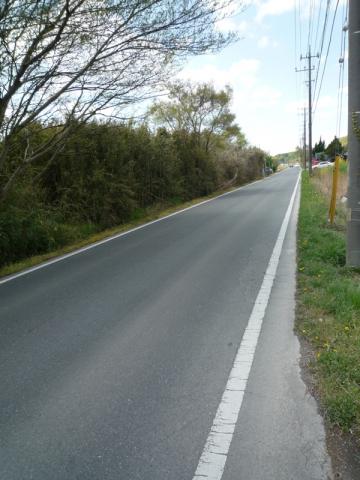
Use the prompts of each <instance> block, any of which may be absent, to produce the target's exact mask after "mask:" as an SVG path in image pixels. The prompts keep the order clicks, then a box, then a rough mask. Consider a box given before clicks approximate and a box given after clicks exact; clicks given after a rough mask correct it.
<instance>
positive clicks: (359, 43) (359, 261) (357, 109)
mask: <svg viewBox="0 0 360 480" xmlns="http://www.w3.org/2000/svg"><path fill="white" fill-rule="evenodd" d="M348 159H349V160H348V161H349V187H348V221H347V251H346V261H347V264H348V265H349V266H352V267H360V2H359V0H350V2H349V119H348Z"/></svg>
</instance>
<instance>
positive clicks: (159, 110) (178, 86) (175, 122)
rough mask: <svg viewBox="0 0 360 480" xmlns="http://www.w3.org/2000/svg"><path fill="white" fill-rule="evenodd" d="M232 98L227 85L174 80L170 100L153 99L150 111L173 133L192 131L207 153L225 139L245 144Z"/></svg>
mask: <svg viewBox="0 0 360 480" xmlns="http://www.w3.org/2000/svg"><path fill="white" fill-rule="evenodd" d="M231 98H232V90H231V88H230V87H229V86H226V87H225V89H224V90H220V91H216V90H215V88H214V87H213V86H212V85H211V84H209V83H203V84H191V83H190V82H185V83H182V82H177V83H173V84H171V85H170V87H169V100H168V101H160V102H155V103H154V104H153V106H152V107H151V109H150V114H151V115H152V116H153V119H154V120H155V122H156V123H158V124H160V125H162V126H165V127H166V128H168V129H169V130H170V131H172V132H174V131H181V130H184V131H186V132H188V133H190V134H193V135H194V137H195V138H197V140H198V143H199V144H200V145H202V146H203V147H204V148H205V151H206V152H207V151H209V149H210V148H211V147H212V146H221V145H222V144H223V143H226V142H234V143H237V144H238V145H239V146H244V145H245V144H246V140H245V137H244V134H243V133H242V132H241V130H240V127H239V126H238V125H237V124H236V123H234V120H235V115H234V114H233V113H231V112H230V102H231Z"/></svg>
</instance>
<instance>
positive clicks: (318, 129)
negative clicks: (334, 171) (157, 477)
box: [179, 0, 347, 154]
mask: <svg viewBox="0 0 360 480" xmlns="http://www.w3.org/2000/svg"><path fill="white" fill-rule="evenodd" d="M327 1H328V0H253V1H250V0H249V1H247V0H246V2H247V3H248V6H247V7H246V9H245V10H244V11H243V12H242V13H240V14H238V15H235V16H234V15H230V16H229V17H228V18H227V19H224V20H222V21H221V22H219V24H218V26H217V28H219V29H220V30H223V31H226V30H227V29H231V30H235V31H237V32H238V33H239V34H240V35H241V37H242V39H241V40H240V41H238V42H237V43H235V44H233V45H231V46H229V47H227V48H226V49H224V50H222V51H221V52H219V53H217V54H215V55H204V56H201V57H197V58H192V59H191V60H189V62H188V63H187V64H186V65H185V66H184V68H183V70H182V71H181V72H180V74H179V76H180V77H181V78H183V79H190V80H192V81H196V82H204V81H210V82H212V83H213V84H214V85H215V86H216V87H217V88H221V87H223V86H224V85H226V84H229V85H230V86H231V87H232V88H233V90H234V99H233V104H232V111H233V112H234V113H236V117H237V122H238V124H239V125H240V126H241V128H242V130H243V132H244V133H245V135H246V137H247V138H248V140H249V142H250V143H251V144H253V145H257V146H259V147H261V148H263V149H264V150H267V151H269V152H270V153H271V154H276V153H281V152H286V151H290V150H293V149H295V147H296V146H297V145H299V143H300V136H301V135H302V130H303V127H302V125H303V124H302V122H303V120H302V117H301V115H300V113H301V111H302V109H303V107H304V106H307V99H306V96H305V95H307V87H306V86H305V84H304V81H305V77H304V76H305V74H304V73H297V74H296V73H295V66H296V67H297V68H304V67H305V66H307V64H306V63H305V62H304V61H302V62H301V61H300V59H299V57H300V54H301V53H302V54H303V55H305V54H306V53H307V48H308V46H307V45H308V38H309V34H308V32H309V24H310V22H309V18H310V17H311V18H312V19H313V20H312V27H311V30H310V31H311V32H312V34H311V44H312V46H313V49H314V51H315V52H317V51H319V50H320V43H321V42H320V40H321V33H322V29H323V24H324V19H325V7H326V4H327ZM336 3H337V0H330V7H329V17H328V18H329V20H328V25H327V30H326V34H325V40H324V48H323V55H322V58H321V60H320V61H318V60H317V59H315V62H314V63H315V65H316V66H318V65H319V64H320V67H321V68H320V73H319V80H318V86H319V84H320V78H321V72H322V66H323V65H324V62H325V55H326V51H327V46H328V44H329V37H330V30H331V24H332V20H333V18H334V13H335V6H336ZM345 9H346V0H339V5H338V10H337V15H336V17H335V24H334V32H333V36H332V42H331V47H330V50H329V56H328V60H327V66H326V70H325V75H324V81H323V85H322V89H321V91H320V96H319V102H318V104H317V108H316V112H315V115H314V129H313V137H314V141H316V140H318V139H319V137H320V135H321V136H322V137H323V138H324V139H325V141H326V142H327V143H328V142H329V141H331V140H332V139H333V138H334V135H335V134H339V133H340V135H341V136H342V135H346V127H347V118H346V117H347V113H346V112H347V78H346V73H345V81H344V87H345V88H344V89H342V92H343V93H342V98H343V109H342V121H341V127H340V129H339V128H338V127H337V119H338V118H339V116H338V115H337V112H338V100H337V99H338V91H339V88H338V85H339V57H340V52H341V36H342V26H343V21H344V15H345V12H346V10H345ZM310 13H311V15H310ZM319 13H320V16H319ZM318 18H319V23H318ZM295 21H296V22H295ZM318 24H319V27H318ZM295 25H296V34H295ZM316 31H318V35H317V37H318V38H317V40H316ZM300 37H301V43H302V45H301V47H300ZM315 40H316V42H315ZM295 60H296V65H295ZM346 70H347V44H346V54H345V72H346ZM315 75H316V70H315V71H314V76H315Z"/></svg>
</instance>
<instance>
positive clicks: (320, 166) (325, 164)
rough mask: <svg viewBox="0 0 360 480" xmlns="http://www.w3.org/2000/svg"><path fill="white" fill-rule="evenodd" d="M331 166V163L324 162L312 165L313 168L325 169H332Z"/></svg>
mask: <svg viewBox="0 0 360 480" xmlns="http://www.w3.org/2000/svg"><path fill="white" fill-rule="evenodd" d="M332 166H333V164H332V163H331V162H328V161H325V162H319V163H317V164H316V165H313V168H326V167H332Z"/></svg>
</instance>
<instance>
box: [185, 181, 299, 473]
mask: <svg viewBox="0 0 360 480" xmlns="http://www.w3.org/2000/svg"><path fill="white" fill-rule="evenodd" d="M299 180H300V175H299V177H298V179H297V182H296V185H295V188H294V191H293V194H292V196H291V200H290V203H289V206H288V209H287V211H286V214H285V217H284V220H283V222H282V224H281V228H280V231H279V235H278V237H277V240H276V243H275V246H274V249H273V252H272V254H271V257H270V261H269V264H268V266H267V269H266V272H265V276H264V279H263V282H262V284H261V287H260V290H259V293H258V295H257V297H256V300H255V304H254V307H253V310H252V312H251V315H250V318H249V322H248V325H247V327H246V329H245V332H244V336H243V338H242V341H241V344H240V347H239V349H238V352H237V354H236V357H235V361H234V364H233V367H232V369H231V372H230V375H229V378H228V381H227V384H226V387H225V391H224V393H223V396H222V399H221V402H220V405H219V407H218V409H217V412H216V415H215V418H214V421H213V424H212V427H211V430H210V433H209V436H208V438H207V440H206V443H205V447H204V450H203V452H202V454H201V457H200V460H199V463H198V466H197V469H196V472H195V475H194V477H193V480H199V479H202V480H206V479H207V480H221V478H222V476H223V473H224V469H225V463H226V460H227V455H228V453H229V449H230V445H231V441H232V438H233V435H234V431H235V427H236V423H237V420H238V416H239V412H240V408H241V404H242V401H243V397H244V394H245V389H246V384H247V381H248V378H249V374H250V370H251V366H252V363H253V360H254V356H255V350H256V346H257V343H258V339H259V335H260V332H261V327H262V323H263V319H264V316H265V312H266V308H267V305H268V303H269V298H270V294H271V290H272V286H273V283H274V279H275V276H276V272H277V268H278V264H279V259H280V255H281V251H282V247H283V243H284V239H285V235H286V231H287V228H288V225H289V220H290V216H291V212H292V208H293V205H294V201H295V196H296V192H297V188H298V185H299Z"/></svg>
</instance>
